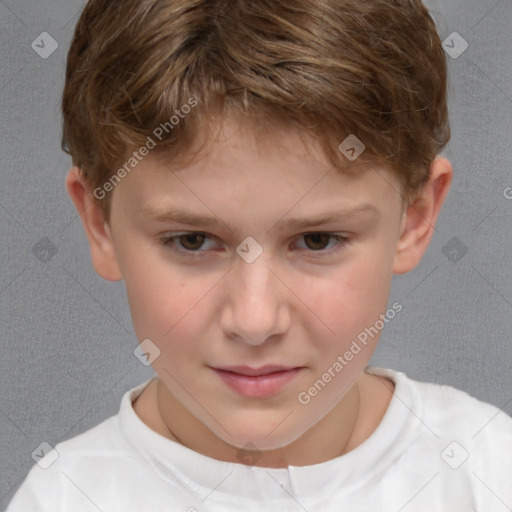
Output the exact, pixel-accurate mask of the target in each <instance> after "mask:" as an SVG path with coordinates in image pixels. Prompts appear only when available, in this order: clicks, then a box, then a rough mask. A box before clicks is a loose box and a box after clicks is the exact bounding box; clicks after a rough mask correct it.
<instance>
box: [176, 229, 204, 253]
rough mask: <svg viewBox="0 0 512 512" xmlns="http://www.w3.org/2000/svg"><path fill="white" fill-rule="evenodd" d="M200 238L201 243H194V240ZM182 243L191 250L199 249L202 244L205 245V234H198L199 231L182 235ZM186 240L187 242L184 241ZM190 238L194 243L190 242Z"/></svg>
mask: <svg viewBox="0 0 512 512" xmlns="http://www.w3.org/2000/svg"><path fill="white" fill-rule="evenodd" d="M198 239H199V243H196V244H194V240H196V242H197V240H198ZM179 240H180V244H181V245H182V246H183V247H185V248H186V249H188V250H190V251H196V250H197V249H199V248H200V247H201V245H203V242H204V235H201V234H198V233H191V234H189V235H181V236H180V238H179ZM184 240H185V243H183V241H184ZM190 240H192V243H191V244H189V242H190ZM190 245H192V246H193V247H190Z"/></svg>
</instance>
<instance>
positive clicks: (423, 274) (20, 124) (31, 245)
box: [0, 0, 512, 510]
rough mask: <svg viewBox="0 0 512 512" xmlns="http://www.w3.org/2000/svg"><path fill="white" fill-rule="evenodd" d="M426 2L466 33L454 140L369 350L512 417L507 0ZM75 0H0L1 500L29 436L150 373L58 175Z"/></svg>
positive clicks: (83, 424) (31, 441)
mask: <svg viewBox="0 0 512 512" xmlns="http://www.w3.org/2000/svg"><path fill="white" fill-rule="evenodd" d="M427 5H429V6H430V7H431V8H432V10H433V15H434V18H435V19H436V23H437V25H438V29H439V32H440V35H441V38H442V39H443V40H444V39H446V38H448V36H449V35H450V34H452V32H458V33H459V34H460V35H461V36H462V37H463V38H464V39H465V40H466V41H467V42H468V44H469V47H468V49H467V50H466V51H465V52H464V53H463V54H462V55H461V56H459V57H458V58H452V57H448V61H449V66H450V112H451V125H452V131H453V138H452V141H451V143H450V146H449V147H448V148H447V150H446V151H445V155H446V156H447V157H448V158H449V159H450V160H451V161H452V163H453V166H454V173H455V177H454V182H453V186H452V189H451V192H450V194H449V196H448V199H447V202H446V204H445V206H444V209H443V211H442V213H441V216H440V219H439V222H438V225H437V227H436V232H435V234H434V238H433V240H432V243H431V245H430V247H429V249H428V252H427V254H426V255H425V257H424V259H423V260H422V262H421V264H420V265H419V266H418V267H417V269H415V270H414V271H413V272H411V273H409V274H406V275H402V276H395V278H394V283H393V288H392V293H391V297H390V304H391V303H393V302H394V301H398V302H400V303H401V304H403V306H404V308H403V311H402V312H401V313H399V314H398V315H397V317H396V318H395V319H394V320H393V321H392V322H391V323H389V324H388V325H387V327H386V328H385V330H384V333H383V336H382V338H381V342H380V344H379V347H378V349H377V351H376V353H375V355H374V357H373V359H372V361H371V363H372V364H373V365H377V366H384V367H389V368H393V369H397V370H400V371H404V372H406V373H407V374H408V375H409V376H410V377H412V378H414V379H417V380H425V381H431V382H436V383H441V384H449V385H452V386H455V387H457V388H459V389H462V390H465V391H467V392H468V393H470V394H471V395H473V396H475V397H477V398H479V399H481V400H484V401H487V402H490V403H492V404H495V405H496V406H498V407H500V408H503V410H504V411H506V412H507V413H508V414H509V415H512V401H511V400H512V372H511V371H510V360H511V359H512V344H511V341H510V333H511V331H512V314H511V313H512V264H511V257H510V253H511V250H512V242H511V240H512V236H511V235H512V222H511V218H512V199H507V197H506V195H508V196H509V197H511V198H512V188H511V189H508V188H507V187H512V173H511V165H512V146H511V144H510V141H511V134H512V28H511V27H512V1H511V0H500V1H497V0H484V1H482V0H438V1H429V2H428V4H427ZM82 6H83V1H78V0H37V1H34V0H2V1H0V37H1V41H2V50H1V53H0V114H1V120H2V123H1V126H2V136H1V137H0V165H1V168H2V171H1V174H0V176H1V180H2V184H1V187H0V239H1V241H2V243H1V246H0V258H1V265H0V301H1V308H0V325H1V329H0V337H1V346H2V356H1V358H0V379H1V389H2V393H1V397H0V400H1V402H0V426H1V429H0V432H1V434H0V435H1V438H0V443H1V446H2V449H1V450H0V457H1V465H0V507H1V508H2V510H4V509H5V508H6V506H7V503H8V502H9V500H10V499H11V497H12V495H13V493H14V491H15V490H16V489H17V487H18V485H19V484H20V483H21V481H22V480H23V479H24V478H25V476H26V474H27V472H28V470H29V469H30V467H31V466H32V465H33V464H34V461H33V460H32V458H31V453H32V451H33V450H35V449H36V448H37V447H38V446H39V445H40V443H41V442H43V441H46V442H48V443H50V445H52V446H55V444H57V443H58V442H60V441H62V440H64V439H67V438H69V437H72V436H75V435H77V434H79V433H81V432H83V431H84V430H86V429H88V428H90V427H92V426H94V425H97V424H98V423H99V422H100V421H102V420H103V419H105V418H107V417H108V416H110V415H112V414H115V413H116V412H117V410H118V408H119V403H120V399H121V396H122V395H123V393H124V392H125V391H127V390H128V389H129V388H131V387H133V386H135V385H136V384H138V383H140V382H142V381H143V380H146V379H148V378H149V377H151V376H152V375H153V370H152V369H151V368H146V367H144V366H143V365H142V364H141V363H140V362H139V361H138V360H137V359H136V358H135V357H134V355H133V350H134V349H135V348H136V347H137V345H138V343H137V340H136V338H135V335H134V333H133V329H132V326H131V320H130V315H129V310H128V304H127V300H126V296H125V292H124V287H123V284H122V283H111V282H107V281H103V280H102V279H101V278H100V277H99V276H97V275H96V273H95V272H94V270H93V268H92V265H91V262H90V258H89V249H88V245H87V241H86V238H85V234H84V232H83V229H82V226H81V223H80V220H79V218H78V217H77V214H76V212H75V210H74V207H73V205H72V203H71V201H70V199H69V198H68V196H67V194H66V191H65V188H64V179H65V176H66V173H67V170H68V167H69V163H70V161H69V158H68V156H67V155H65V154H64V153H62V152H61V150H60V113H59V102H60V94H61V89H62V85H63V77H64V63H65V57H66V50H67V47H68V45H69V42H70V39H71V35H72V31H73V28H74V25H75V23H76V20H77V16H78V14H79V11H80V9H81V8H82ZM42 32H48V33H49V34H50V35H51V36H52V37H53V38H54V39H55V40H56V41H57V42H58V48H57V50H56V51H55V52H54V53H53V54H52V55H51V56H49V57H48V58H47V59H43V58H41V57H40V56H39V55H38V54H37V53H36V52H35V51H34V50H33V49H32V47H31V45H32V42H33V41H34V40H35V41H40V38H38V36H39V34H41V33H42ZM448 42H449V44H450V45H452V46H454V49H457V48H459V47H460V46H458V45H459V43H457V42H456V41H455V40H454V42H453V43H451V42H450V39H448ZM45 47H46V49H48V46H45ZM507 191H509V192H510V193H507ZM454 237H456V240H455V241H453V240H452V239H453V238H454ZM45 238H47V239H48V240H49V241H50V242H48V241H47V240H45ZM41 240H43V241H42V242H41ZM450 240H452V241H451V242H450ZM36 244H38V245H36ZM447 244H448V245H447ZM45 250H46V253H45V252H44V251H45ZM466 250H467V253H466ZM55 251H56V252H55Z"/></svg>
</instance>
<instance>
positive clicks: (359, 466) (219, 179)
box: [8, 0, 512, 512]
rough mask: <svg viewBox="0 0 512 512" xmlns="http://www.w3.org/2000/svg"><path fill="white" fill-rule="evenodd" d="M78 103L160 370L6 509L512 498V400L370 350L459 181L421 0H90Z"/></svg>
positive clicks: (68, 105) (80, 37) (82, 190)
mask: <svg viewBox="0 0 512 512" xmlns="http://www.w3.org/2000/svg"><path fill="white" fill-rule="evenodd" d="M63 114H64V130H63V147H64V149H65V150H66V151H68V152H69V153H70V154H71V155H72V158H73V164H74V167H73V168H72V169H71V171H70V172H69V174H68V177H67V180H66V186H67V190H68V192H69V194H70V196H71V198H72V200H73V202H74V204H75V206H76V208H77V210H78V211H79V212H80V214H81V218H82V221H83V225H84V228H85V231H86V234H87V237H88V240H89V243H90V248H91V258H92V261H93V265H94V268H95V270H96V271H97V273H98V274H99V275H100V276H102V277H103V278H105V279H107V280H112V281H115V280H121V279H123V280H124V281H125V283H126V289H127V294H128V299H129V303H130V310H131V314H132V318H133V324H134V328H135V332H136V334H137V337H138V339H139V340H140V341H141V347H140V352H139V357H140V358H141V359H144V358H145V359H146V360H147V362H149V363H151V364H152V366H153V368H154V370H155V372H156V374H157V376H156V377H155V378H153V379H150V380H148V381H146V382H144V383H142V384H141V385H139V386H137V387H136V388H134V389H132V390H130V391H128V392H127V393H126V394H125V395H124V397H123V399H122V403H121V408H120V411H119V414H118V415H116V416H113V417H111V418H109V419H107V420H105V421H104V422H103V423H101V424H100V425H98V426H96V427H94V428H93V429H90V430H89V431H87V432H84V433H83V434H81V435H79V436H76V437H75V438H73V439H70V440H66V441H64V442H62V443H60V444H58V445H57V446H56V450H57V452H58V454H59V457H58V458H57V460H56V461H55V462H54V463H53V464H51V465H49V467H48V468H47V469H42V468H41V467H39V466H36V467H34V468H33V469H32V470H31V472H30V474H29V476H28V477H27V479H26V481H25V482H24V483H23V484H22V486H21V487H20V489H19V490H18V492H17V494H16V495H15V497H14V499H13V500H12V502H11V504H10V506H9V509H8V511H9V512H14V511H20V510H51V511H71V510H73V511H78V510H80V511H89V510H102V511H104V512H106V511H142V510H148V511H207V510H208V511H239V510H242V511H253V510H254V511H276V512H277V511H279V512H281V511H292V510H305V511H308V512H313V511H318V510H322V511H337V512H339V511H351V512H353V511H373V512H375V511H397V512H398V511H413V510H414V511H420V510H421V511H427V510H428V511H430V512H435V511H470V510H478V511H485V512H489V511H493V512H494V511H496V512H498V511H502V510H503V511H505V510H510V507H512V491H511V489H512V486H511V485H510V484H511V483H512V462H511V459H512V419H511V418H510V417H508V416H507V415H506V414H504V413H503V412H501V411H499V410H498V409H497V408H496V407H494V406H492V405H490V404H485V403H482V402H480V401H478V400H476V399H475V398H472V397H470V396H469V395H467V394H466V393H464V392H462V391H459V390H456V389H454V388H452V387H449V386H438V385H434V384H429V383H421V382H417V381H414V380H412V379H409V378H408V377H407V376H406V375H405V374H403V373H400V372H396V371H393V370H389V369H383V368H375V367H369V366H368V364H367V363H368V361H369V359H370V357H371V355H372V353H373V351H374V350H375V347H376V343H377V341H378V339H379V337H380V332H381V330H382V328H383V327H384V325H385V324H386V323H388V322H390V321H392V319H393V318H394V317H395V316H396V315H399V314H403V313H401V311H402V304H401V303H399V302H395V303H394V304H392V305H391V306H388V296H389V290H390V285H391V278H392V275H393V274H401V273H405V272H408V271H409V270H411V269H413V268H414V267H415V266H416V265H417V264H418V262H419V261H420V259H421V257H422V255H423V254H424V252H425V251H426V249H427V246H428V244H429V241H430V239H431V237H432V234H433V230H434V226H435V223H436V220H437V217H438V214H439V212H440V209H441V207H442V204H443V202H444V200H445V198H446V195H447V193H448V189H449V186H450V183H451V179H452V168H451V165H450V162H448V161H447V160H446V159H445V158H442V157H440V156H438V155H439V153H440V151H441V150H442V149H443V148H444V147H445V145H446V144H447V142H448V140H449V137H450V134H449V124H448V116H447V108H446V62H445V57H444V53H443V50H442V48H441V43H440V41H439V37H438V35H437V32H436V30H435V25H434V22H433V20H432V19H431V18H430V16H429V14H428V11H427V10H426V9H425V7H424V6H423V5H422V4H421V3H420V1H419V0H409V1H406V0H390V1H386V2H383V1H377V0H369V1H365V2H361V1H351V0H336V1H334V0H322V1H319V0H294V1H291V2H290V1H287V2H280V1H276V2H264V1H260V0H251V1H247V0H237V1H231V2H227V1H219V2H215V3H214V2H201V1H200V0H197V1H190V0H160V1H157V0H146V1H144V2H140V1H138V0H125V1H120V2H107V1H104V0H90V1H89V2H88V4H87V5H86V7H85V9H84V11H83V14H82V16H81V18H80V20H79V22H78V25H77V28H76V31H75V36H74V39H73V42H72V44H71V48H70V50H69V55H68V66H67V73H66V85H65V90H64V96H63ZM193 241H194V242H196V243H195V244H194V243H192V242H193ZM321 242H323V243H321ZM47 457H49V455H48V456H47ZM43 460H44V459H43Z"/></svg>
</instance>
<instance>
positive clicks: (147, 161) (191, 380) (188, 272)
mask: <svg viewBox="0 0 512 512" xmlns="http://www.w3.org/2000/svg"><path fill="white" fill-rule="evenodd" d="M329 170H331V172H328V171H329ZM451 180H452V166H451V164H450V162H449V161H448V160H446V159H445V158H441V157H438V158H436V159H435V160H434V162H433V163H432V165H431V177H430V180H429V181H428V183H427V184H426V185H425V186H424V188H423V189H422V190H421V192H420V193H419V194H418V195H417V196H416V199H415V200H414V202H413V203H412V204H410V205H404V204H403V203H402V200H401V197H400V194H399V192H400V185H399V181H398V178H397V177H396V176H395V175H394V174H393V173H391V172H390V171H389V170H387V169H385V168H382V167H376V166H369V165H368V166H366V167H365V169H364V170H363V171H361V172H360V173H357V174H355V175H349V174H346V173H343V172H340V171H337V170H333V169H332V165H331V164H330V163H329V162H328V160H327V157H326V156H325V155H324V154H323V153H322V152H321V150H320V146H319V145H318V143H317V142H315V141H314V140H309V139H303V138H301V137H300V136H299V135H298V133H297V132H295V131H293V130H291V129H290V128H284V127H277V126H273V127H272V130H269V131H268V136H266V135H265V133H262V132H257V131H256V130H255V129H249V128H246V127H245V125H242V124H239V123H237V122H236V120H235V119H233V118H228V119H225V120H224V123H223V124H222V126H219V131H218V135H217V136H216V137H213V138H211V139H210V140H209V143H208V145H207V146H205V147H204V148H203V150H202V151H201V152H200V153H199V154H198V155H197V156H196V157H195V158H194V159H193V160H191V161H189V162H187V163H186V164H183V163H182V164H181V165H178V163H177V162H175V164H174V167H171V165H170V163H169V162H166V161H165V160H164V159H162V158H157V156H156V153H155V154H152V153H150V154H149V155H148V156H146V157H145V158H144V159H143V161H141V162H140V163H139V165H138V166H137V168H136V170H134V171H132V172H131V173H130V174H129V175H127V176H126V177H125V178H124V179H123V180H122V181H121V182H120V183H119V184H118V185H117V186H116V187H115V188H114V190H113V192H111V193H112V194H113V196H112V204H111V208H112V209H111V217H110V222H108V223H107V222H105V219H104V217H103V215H102V213H101V211H100V209H99V208H98V207H97V205H96V204H95V203H94V201H93V200H92V197H91V193H90V191H89V190H88V188H87V186H86V184H85V183H84V181H83V180H82V178H81V175H80V172H79V170H78V169H76V168H72V169H71V170H70V172H69V174H68V176H67V179H66V187H67V190H68V193H69V195H70V197H71V199H72V200H73V202H74V204H75V206H76V208H77V210H78V212H80V215H81V219H82V222H83V225H84V228H85V231H86V234H87V237H88V240H89V243H90V249H91V257H92V262H93V265H94V268H95V270H96V271H97V273H98V274H99V275H100V276H102V277H103V278H105V279H107V280H112V281H116V280H121V279H122V280H124V282H125V285H126V290H127V295H128V299H129V303H130V310H131V315H132V320H133V325H134V328H135V332H136V334H137V337H138V339H139V340H141V341H142V340H144V339H146V338H149V339H151V340H152V342H153V343H154V344H155V345H157V346H158V348H159V349H160V356H159V357H158V358H157V359H155V361H154V362H153V364H152V366H153V368H154V370H155V372H156V374H157V376H158V377H157V378H156V379H155V380H154V381H152V383H151V384H150V385H149V386H148V387H147V388H146V389H145V390H144V392H143V393H142V394H141V395H140V397H139V398H138V399H137V401H136V402H135V404H134V409H135V411H136V413H137V414H138V415H139V416H140V417H141V419H142V420H143V421H144V422H145V423H146V424H147V425H148V426H149V427H150V428H152V429H153V430H155V431H156V432H158V433H160V434H161V435H162V436H165V437H167V438H168V439H171V440H173V441H176V442H180V443H182V444H184V445H185V446H187V447H188V448H190V449H192V450H195V451H196V452H199V453H201V454H203V455H207V456H209V457H213V458H215V459H218V460H224V461H230V462H238V463H240V462H241V459H240V455H239V449H240V448H244V447H245V449H246V450H248V451H253V452H254V453H252V455H253V456H254V459H253V460H254V465H257V466H262V467H287V466H288V465H295V466H304V465H310V464H316V463H321V462H324V461H327V460H330V459H332V458H334V457H337V456H340V455H342V454H344V453H347V452H348V451H350V450H353V449H354V448H355V447H357V446H358V445H359V444H361V443H362V442H364V440H365V439H367V438H368V437H369V436H370V435H371V434H372V433H373V432H374V430H375V429H376V427H377V426H378V425H379V423H380V421H381V419H382V417H383V415H384V414H385V412H386V409H387V406H388V404H389V401H390V400H391V397H392V394H393V389H394V388H393V383H392V382H391V381H389V380H387V379H385V378H382V377H377V376H374V375H370V374H368V373H365V369H366V366H367V364H368V361H369V359H370V357H371V355H372V353H373V351H374V350H375V347H376V344H377V342H378V339H379V336H378V335H377V336H375V337H374V338H370V340H369V342H368V344H367V345H366V346H362V349H361V351H360V352H359V353H358V354H357V355H355V356H354V357H353V359H352V360H351V361H350V362H348V364H347V365H346V366H344V368H343V370H342V371H341V372H339V373H337V374H336V377H334V378H332V380H331V381H330V382H329V383H328V384H327V385H326V386H325V387H324V388H323V389H322V391H321V392H319V393H318V394H317V395H316V396H315V397H313V398H312V399H311V400H310V402H309V403H308V404H301V403H300V402H299V401H298V399H297V397H298V394H299V393H300V392H303V391H307V390H308V389H309V388H310V387H311V386H312V385H313V383H314V382H315V381H316V380H318V379H319V378H321V377H322V374H324V373H325V372H326V371H327V370H328V368H330V367H332V365H333V363H334V362H335V361H336V360H337V357H338V356H339V355H342V354H344V353H345V352H346V351H347V350H348V349H349V347H350V345H351V343H352V341H353V340H354V339H355V338H356V337H357V335H358V334H359V333H361V332H362V331H364V329H365V328H368V327H370V326H373V325H374V324H375V322H376V321H377V320H378V319H379V315H381V314H384V313H385V312H386V309H387V308H388V307H389V306H388V304H387V301H388V297H389V290H390V285H391V279H392V276H393V274H401V273H405V272H408V271H409V270H411V269H413V268H414V267H415V266H416V265H417V264H418V263H419V261H420V259H421V257H422V256H423V254H424V252H425V251H426V249H427V247H428V244H429V242H430V239H431V237H432V234H433V230H434V226H435V223H436V220H437V217H438V214H439V211H440V209H441V207H442V204H443V201H444V200H445V197H446V195H447V193H448V190H449V187H450V184H451ZM363 203H368V204H370V205H373V206H374V207H375V208H376V209H377V210H378V213H372V212H366V213H360V214H358V215H354V216H353V217H351V218H345V219H341V220H337V221H333V222H330V223H326V224H322V225H318V226H315V227H309V228H289V227H288V228H285V227H284V225H283V221H286V220H287V219H290V218H292V217H293V218H308V217H311V216H315V215H317V214H320V213H322V212H325V211H327V210H331V209H350V208H353V207H355V206H357V205H361V204H363ZM171 206H172V207H174V208H180V209H187V210H190V211H193V212H195V213H201V214H204V215H207V216H211V217H214V218H217V219H218V220H219V221H220V222H219V224H218V225H217V226H205V225H188V224H178V223H175V222H173V221H169V220H167V221H161V220H156V219H155V218H154V217H152V216H149V215H144V214H143V209H144V208H158V209H162V210H164V209H165V208H168V207H171ZM190 231H195V232H197V233H199V234H206V235H207V237H206V238H201V237H200V236H199V238H197V237H196V238H194V237H192V238H190V237H189V238H187V237H181V238H180V239H177V240H175V242H174V247H175V248H177V249H179V248H181V250H182V252H181V253H179V252H176V251H173V250H172V249H171V246H167V247H166V246H164V245H162V243H160V241H161V240H162V239H164V238H165V237H167V238H168V237H169V236H172V235H176V234H177V233H178V234H182V233H183V232H190ZM326 232H328V233H334V234H340V235H343V236H345V237H346V238H347V241H345V242H343V241H339V240H338V239H336V238H334V237H328V236H320V237H319V238H318V237H316V238H315V237H314V236H313V238H312V235H311V233H326ZM308 233H309V236H307V234H308ZM305 235H306V236H305ZM248 236H251V237H253V238H254V239H255V240H256V241H257V242H258V244H259V245H260V246H261V247H262V248H263V253H262V254H261V255H260V256H259V257H258V258H257V259H256V260H255V261H254V262H252V263H246V262H245V261H244V260H243V259H242V258H241V257H240V256H239V255H238V254H237V253H236V248H237V246H238V245H239V244H240V243H241V242H242V241H243V240H244V239H245V238H246V237H248ZM180 242H181V244H180ZM187 249H188V250H189V252H188V253H187V252H186V251H187ZM329 249H332V250H333V251H332V252H331V253H330V254H329V253H328V251H329ZM194 251H195V252H196V253H198V252H199V253H200V255H201V256H200V257H197V258H195V259H193V258H192V256H191V253H192V252H194ZM270 363H274V364H282V365H287V366H294V367H301V368H302V369H301V370H300V372H299V373H298V374H297V375H296V376H295V377H294V379H293V380H292V381H290V382H289V383H288V384H286V386H285V387H284V388H282V389H281V390H280V391H279V392H278V393H277V394H275V395H273V396H271V397H268V398H254V397H245V396H241V395H239V394H238V393H236V392H235V391H233V390H232V389H230V388H229V387H227V386H226V384H225V383H224V382H223V381H222V380H221V379H220V378H219V376H218V375H217V374H216V373H215V372H214V371H213V370H212V369H211V368H210V366H227V365H248V366H251V367H259V366H262V365H265V364H270ZM159 408H160V410H161V413H160V412H159V410H158V409H159ZM170 430H171V431H172V433H171V432H170ZM247 443H251V445H252V446H248V445H247Z"/></svg>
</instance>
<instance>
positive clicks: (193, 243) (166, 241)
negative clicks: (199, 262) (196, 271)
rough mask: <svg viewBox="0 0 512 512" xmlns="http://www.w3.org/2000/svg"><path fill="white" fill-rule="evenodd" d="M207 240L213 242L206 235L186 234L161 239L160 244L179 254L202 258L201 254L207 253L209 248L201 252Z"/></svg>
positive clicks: (197, 233)
mask: <svg viewBox="0 0 512 512" xmlns="http://www.w3.org/2000/svg"><path fill="white" fill-rule="evenodd" d="M207 239H210V240H211V238H210V237H208V236H207V235H206V233H199V232H186V233H178V234H175V235H173V236H167V237H164V238H161V239H160V243H161V244H162V245H163V246H164V247H168V248H169V249H171V250H172V251H175V252H177V253H182V254H187V255H188V256H202V254H201V253H203V252H205V251H206V250H207V249H208V248H207V249H206V250H201V251H200V250H199V249H200V248H201V247H202V246H203V244H204V242H205V240H207ZM210 248H211V247H210Z"/></svg>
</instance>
